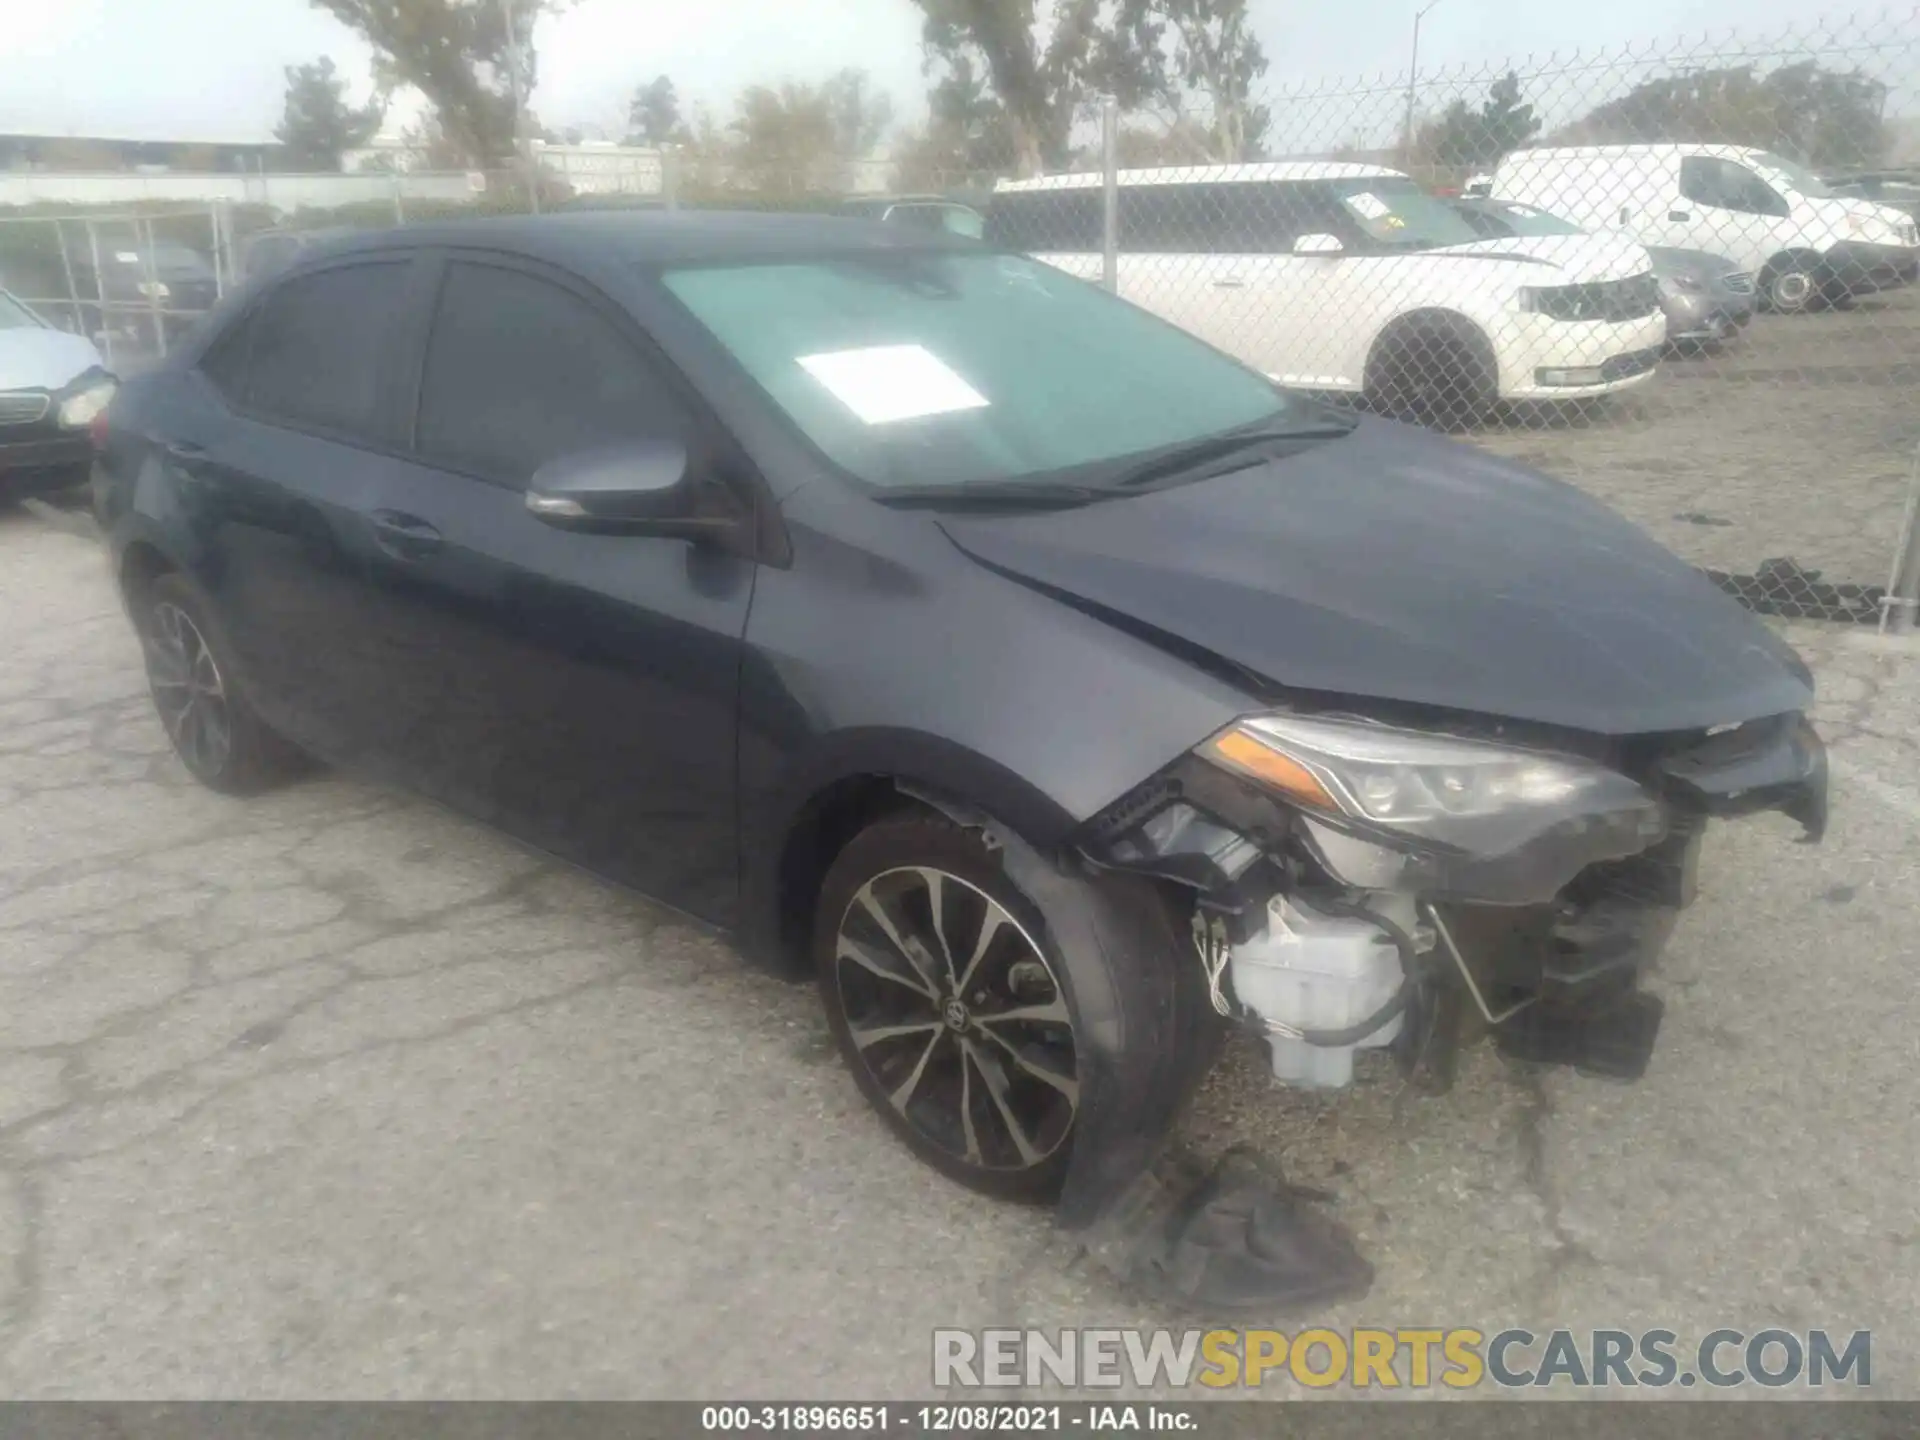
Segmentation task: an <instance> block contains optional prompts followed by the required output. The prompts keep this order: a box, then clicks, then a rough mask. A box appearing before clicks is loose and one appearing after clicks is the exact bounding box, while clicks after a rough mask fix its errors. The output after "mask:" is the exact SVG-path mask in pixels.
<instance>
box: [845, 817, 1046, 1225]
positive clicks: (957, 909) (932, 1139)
mask: <svg viewBox="0 0 1920 1440" xmlns="http://www.w3.org/2000/svg"><path fill="white" fill-rule="evenodd" d="M926 874H933V875H937V876H939V877H941V878H940V887H939V889H938V890H930V889H929V888H928V885H927V884H926V883H925V881H924V879H918V878H915V877H916V876H924V875H926ZM933 895H937V896H938V897H939V903H940V913H941V915H942V923H941V925H940V926H939V927H938V929H937V930H929V929H928V924H929V921H930V913H931V910H932V905H931V904H930V903H929V900H930V897H931V896H933ZM869 902H872V903H871V904H869ZM875 906H877V907H878V910H877V912H876V910H875V908H874V907H875ZM994 907H997V911H998V914H997V915H996V913H995V908H994ZM882 916H884V919H885V924H883V923H881V919H880V917H882ZM990 923H991V925H992V927H993V930H992V935H991V938H990V939H989V940H988V941H987V943H986V944H985V945H984V947H979V948H976V947H977V942H979V941H980V940H981V932H982V931H983V930H986V929H987V928H988V926H989V924H990ZM888 926H890V927H891V929H890V930H889V929H888V928H887V927H888ZM894 935H897V936H898V938H899V939H900V940H902V941H904V942H905V944H904V945H894V944H892V943H891V939H890V937H891V936H894ZM940 936H944V937H945V939H946V942H947V943H946V946H945V947H944V948H945V949H946V950H947V952H948V953H947V954H945V955H943V954H941V953H940V951H941V949H942V948H943V947H942V946H941V945H940V944H939V937H940ZM923 937H927V938H926V939H923ZM850 947H857V948H858V949H859V951H860V953H861V954H862V955H863V957H864V958H862V959H860V960H858V961H856V960H853V959H850V958H843V954H844V951H845V950H847V949H848V948H850ZM915 947H918V948H917V949H916V948H915ZM962 950H964V951H965V952H966V953H964V954H956V953H953V952H956V951H962ZM813 958H814V966H815V971H816V976H817V979H818V983H819V986H820V995H821V999H822V1001H823V1002H824V1004H825V1006H826V1011H827V1022H828V1025H829V1026H830V1027H831V1029H832V1031H833V1037H834V1040H835V1042H836V1043H837V1044H838V1045H839V1047H840V1053H841V1055H842V1056H843V1057H844V1058H845V1060H846V1062H847V1067H848V1069H850V1070H851V1071H852V1072H853V1076H854V1080H855V1082H856V1083H857V1084H858V1085H859V1087H860V1092H861V1093H862V1094H863V1095H865V1096H866V1098H867V1101H868V1103H869V1104H871V1105H872V1106H873V1108H874V1109H875V1110H876V1111H877V1112H878V1113H879V1114H880V1117H881V1118H882V1119H883V1120H884V1121H885V1122H886V1123H887V1126H888V1128H890V1129H891V1130H892V1131H893V1132H894V1134H895V1135H897V1136H899V1137H900V1139H901V1140H902V1141H903V1142H904V1143H905V1144H906V1146H907V1148H908V1149H910V1150H911V1151H913V1153H914V1154H915V1155H917V1156H919V1157H920V1158H921V1159H922V1160H924V1161H926V1162H927V1163H928V1164H929V1165H931V1166H933V1167H934V1168H935V1169H936V1170H939V1171H940V1172H941V1173H942V1174H944V1175H946V1176H948V1177H949V1178H950V1179H953V1180H956V1181H958V1182H959V1183H960V1184H962V1185H966V1186H968V1187H969V1188H971V1189H974V1190H978V1191H981V1192H982V1193H984V1194H988V1195H992V1196H995V1197H997V1198H999V1199H1003V1200H1021V1201H1029V1202H1045V1201H1050V1200H1052V1199H1054V1198H1055V1197H1056V1196H1057V1195H1058V1194H1059V1191H1060V1187H1061V1185H1062V1183H1063V1182H1064V1180H1065V1178H1066V1172H1067V1165H1068V1161H1069V1159H1070V1155H1071V1150H1072V1141H1073V1135H1074V1120H1075V1118H1076V1116H1077V1113H1078V1107H1079V1083H1080V1080H1081V1078H1082V1071H1081V1067H1080V1064H1079V1060H1080V1053H1079V1047H1078V1045H1077V1043H1076V1039H1075V1036H1076V1033H1077V1031H1076V1020H1077V1015H1076V1012H1075V1008H1074V1005H1073V999H1072V995H1071V992H1070V989H1069V982H1068V980H1067V971H1066V968H1065V966H1064V965H1063V964H1062V963H1061V959H1060V956H1059V954H1058V952H1057V950H1056V949H1055V947H1054V943H1053V941H1052V939H1051V937H1050V935H1049V931H1048V926H1047V924H1046V919H1045V917H1044V916H1043V915H1042V914H1041V912H1040V910H1039V907H1038V906H1036V905H1035V904H1034V902H1033V901H1032V900H1031V899H1030V898H1029V897H1028V896H1027V895H1026V894H1024V893H1023V892H1022V891H1021V890H1020V889H1019V887H1017V886H1016V885H1015V884H1014V883H1013V882H1012V881H1011V880H1010V879H1009V878H1008V876H1007V874H1006V872H1005V870H1004V869H1003V868H1002V866H1001V863H1000V859H999V857H998V855H997V854H995V852H993V851H992V850H990V849H988V847H987V846H986V844H985V843H984V842H983V841H982V839H981V837H980V835H979V833H978V832H976V831H973V830H969V829H965V828H963V827H961V826H959V825H956V824H954V823H953V822H951V821H949V820H946V819H945V818H943V817H939V816H932V815H926V814H919V813H915V814H910V815H903V816H896V817H892V818H888V819H885V820H881V821H878V822H877V823H875V824H874V825H872V826H869V827H868V828H867V829H866V830H864V831H862V832H861V833H860V834H859V835H858V836H856V837H855V838H854V839H853V840H852V841H851V842H850V843H849V844H848V845H847V847H846V848H845V849H844V850H842V851H841V852H840V855H839V857H838V858H837V859H836V860H835V861H834V863H833V865H832V867H831V868H830V869H829V870H828V872H827V876H826V879H825V880H824V881H823V882H822V885H821V890H820V903H819V906H818V909H817V911H816V914H815V922H814V934H813ZM876 967H879V968H876ZM882 969H884V970H887V971H891V972H892V974H891V975H890V976H888V977H886V978H883V977H882V973H881V971H882ZM969 972H970V973H969ZM956 978H959V979H961V980H964V981H965V982H966V983H965V984H964V985H963V986H960V987H958V991H957V993H956V987H955V986H954V983H953V982H954V980H955V979H956ZM956 1007H957V1008H956ZM1015 1010H1020V1011H1026V1012H1030V1013H1032V1014H1034V1015H1035V1016H1036V1017H1043V1018H1035V1019H1031V1020H1026V1019H1019V1020H1006V1021H1002V1020H1000V1019H999V1018H998V1017H999V1015H1000V1014H1001V1013H1002V1012H1010V1011H1015ZM1052 1017H1058V1018H1057V1019H1055V1018H1052ZM936 1022H937V1023H936ZM910 1025H911V1026H915V1027H918V1028H915V1029H913V1030H911V1031H909V1030H908V1029H907V1028H906V1027H908V1026H910ZM886 1030H896V1031H899V1032H900V1033H898V1034H889V1035H882V1034H881V1033H880V1032H882V1031H886ZM856 1032H858V1033H859V1035H860V1036H861V1037H862V1038H861V1039H860V1041H858V1042H856V1039H855V1035H856ZM923 1035H924V1036H925V1037H926V1038H925V1039H924V1041H923V1040H922V1038H921V1037H922V1036H923ZM869 1037H877V1038H869ZM1043 1074H1044V1075H1048V1076H1051V1077H1052V1078H1051V1080H1048V1081H1043V1080H1042V1079H1040V1078H1039V1077H1040V1076H1041V1075H1043ZM903 1094H904V1099H902V1098H901V1097H902V1095H903Z"/></svg>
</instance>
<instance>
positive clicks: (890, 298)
mask: <svg viewBox="0 0 1920 1440" xmlns="http://www.w3.org/2000/svg"><path fill="white" fill-rule="evenodd" d="M662 278H663V281H664V283H665V285H666V287H667V289H668V290H669V291H671V292H672V293H673V295H674V296H675V297H677V298H678V299H679V301H680V302H681V303H682V304H683V305H685V306H686V308H687V309H688V310H690V311H691V312H692V313H693V315H694V316H695V318H696V319H698V320H699V321H700V323H701V324H702V325H704V326H705V327H706V329H707V330H708V331H709V332H711V333H712V335H713V336H714V338H715V339H717V340H718V341H719V342H720V344H721V345H723V346H724V347H725V348H726V349H727V350H728V351H729V352H731V353H732V355H733V357H734V358H735V359H736V360H738V361H739V362H740V364H741V365H742V366H744V367H745V368H746V370H747V372H748V373H749V374H750V375H752V377H753V378H754V379H755V380H756V381H757V382H758V383H759V384H760V386H761V387H762V388H763V389H764V390H765V391H766V393H767V394H768V395H769V396H770V397H771V398H772V400H773V402H774V403H775V404H776V405H778V406H779V407H780V408H781V409H782V410H783V411H785V412H786V414H787V415H788V416H789V417H790V418H791V419H792V420H793V422H794V423H795V424H796V425H798V426H799V427H800V429H801V430H802V431H804V432H805V434H806V436H807V438H808V439H810V440H811V441H813V443H814V444H815V445H817V446H819V447H820V449H821V450H823V451H824V452H826V454H827V455H828V457H829V458H831V459H832V460H833V461H835V462H836V463H837V464H839V465H841V466H843V467H844V468H845V469H847V470H848V471H850V472H852V474H854V475H855V476H857V477H858V478H860V479H862V480H864V481H866V482H868V483H869V484H872V485H876V486H884V487H889V488H896V489H904V488H908V487H914V486H927V485H941V486H949V485H956V484H973V483H977V482H981V481H989V482H1005V481H1018V480H1035V479H1038V478H1039V477H1042V476H1047V475H1054V474H1057V473H1058V472H1062V471H1075V470H1080V469H1082V468H1083V467H1090V466H1100V465H1102V464H1103V463H1104V462H1111V461H1116V460H1120V459H1121V458H1122V457H1126V456H1133V455H1138V454H1141V453H1143V452H1146V451H1152V450H1159V449H1162V448H1165V447H1169V446H1178V445H1183V444H1186V443H1189V442H1191V441H1194V440H1197V439H1200V438H1202V437H1204V436H1208V435H1212V434H1216V433H1218V432H1220V431H1224V430H1229V429H1234V428H1236V427H1239V426H1245V425H1253V424H1258V423H1261V422H1265V421H1276V420H1284V419H1285V418H1286V417H1287V416H1288V415H1289V414H1291V413H1293V412H1294V411H1295V409H1296V408H1297V409H1298V411H1299V412H1300V413H1301V414H1302V415H1303V416H1304V415H1306V413H1307V412H1308V410H1309V407H1307V406H1305V405H1298V406H1297V407H1296V403H1295V402H1291V401H1288V400H1287V399H1286V398H1284V397H1283V396H1282V395H1281V394H1280V392H1279V391H1277V390H1276V389H1275V388H1274V387H1273V385H1272V384H1271V383H1270V382H1269V381H1267V380H1266V379H1265V378H1264V377H1262V376H1260V375H1258V374H1255V373H1254V372H1253V371H1251V370H1247V369H1245V368H1243V367H1242V366H1240V365H1239V364H1237V363H1236V362H1234V361H1232V360H1229V359H1227V358H1226V357H1225V356H1224V355H1221V354H1220V353H1219V352H1217V351H1215V350H1212V349H1210V348H1209V347H1208V346H1206V345H1204V344H1202V343H1201V342H1200V341H1198V340H1196V339H1194V338H1193V337H1191V336H1189V335H1187V334H1186V333H1185V332H1183V331H1180V330H1177V329H1175V328H1173V327H1172V326H1170V325H1167V324H1165V323H1164V322H1162V321H1160V320H1156V319H1155V318H1153V317H1152V316H1151V315H1148V314H1147V313H1146V312H1145V311H1143V310H1138V309H1135V308H1134V307H1133V306H1132V305H1129V304H1126V303H1125V302H1123V301H1120V300H1116V299H1114V298H1113V297H1112V296H1110V295H1108V294H1106V293H1105V292H1104V291H1102V290H1099V289H1096V288H1095V287H1094V286H1091V285H1088V284H1085V283H1083V282H1081V281H1078V280H1075V279H1073V278H1072V277H1070V276H1068V275H1065V274H1063V273H1061V272H1060V271H1058V270H1055V269H1053V268H1052V267H1051V266H1048V265H1043V264H1041V263H1039V262H1038V261H1034V260H1028V259H1025V258H1022V257H1018V256H1013V255H1000V254H994V253H991V252H984V253H976V252H941V251H906V250H895V251H883V252H876V253H871V254H863V255H858V256H849V257H845V258H832V259H807V260H800V261H794V262H792V263H787V264H751V265H727V266H702V267H698V268H683V269H671V270H668V271H666V272H665V274H664V276H663V277H662Z"/></svg>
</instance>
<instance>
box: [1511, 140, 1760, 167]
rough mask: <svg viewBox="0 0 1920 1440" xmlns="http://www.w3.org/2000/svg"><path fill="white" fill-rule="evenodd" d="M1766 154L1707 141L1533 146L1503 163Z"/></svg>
mask: <svg viewBox="0 0 1920 1440" xmlns="http://www.w3.org/2000/svg"><path fill="white" fill-rule="evenodd" d="M1766 153H1767V152H1766V151H1764V150H1762V149H1760V148H1759V147H1758V146H1755V145H1710V144H1707V143H1706V142H1704V141H1699V142H1695V141H1688V140H1663V141H1659V142H1657V143H1649V144H1644V145H1534V146H1530V147H1528V148H1527V149H1525V150H1515V151H1514V152H1513V153H1512V154H1510V155H1508V156H1507V159H1506V160H1503V161H1501V162H1500V163H1501V164H1503V165H1504V164H1506V163H1507V161H1508V160H1546V159H1552V160H1563V159H1567V158H1569V157H1575V158H1580V159H1594V160H1600V159H1605V158H1607V157H1609V156H1616V155H1618V156H1625V155H1701V156H1705V157H1707V158H1709V159H1714V160H1745V159H1747V158H1748V157H1749V156H1752V155H1764V154H1766Z"/></svg>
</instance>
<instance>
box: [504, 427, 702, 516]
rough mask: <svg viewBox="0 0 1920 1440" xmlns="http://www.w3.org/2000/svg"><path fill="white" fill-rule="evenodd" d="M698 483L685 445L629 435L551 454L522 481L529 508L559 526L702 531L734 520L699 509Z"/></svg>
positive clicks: (700, 490) (699, 492)
mask: <svg viewBox="0 0 1920 1440" xmlns="http://www.w3.org/2000/svg"><path fill="white" fill-rule="evenodd" d="M703 488H704V487H702V486H701V485H700V483H699V481H698V478H697V477H696V475H695V474H694V469H693V466H692V463H691V461H690V459H689V457H688V455H687V447H686V446H685V445H683V444H681V443H680V442H679V441H677V440H634V441H628V442H626V443H624V444H620V445H610V446H606V447H604V448H602V449H598V450H588V451H584V452H581V453H579V454H574V455H563V456H561V457H560V458H559V459H558V460H549V461H548V462H547V463H546V464H545V465H542V466H541V467H540V468H539V469H538V470H536V471H535V472H534V476H533V482H532V484H530V485H529V486H528V487H527V511H528V513H529V514H531V515H533V516H534V517H535V518H536V519H538V520H540V521H542V522H544V523H545V524H548V525H551V526H553V527H554V528H555V529H559V530H581V531H586V532H588V533H590V534H598V535H666V536H678V537H681V538H683V539H689V540H694V539H703V538H707V537H710V536H717V535H720V534H722V533H724V532H725V531H727V530H730V529H731V528H732V527H733V523H734V522H733V520H732V519H731V518H730V517H728V516H725V515H715V514H712V513H711V510H710V508H709V511H708V513H705V514H702V513H701V510H702V506H701V504H700V501H701V499H702V490H703Z"/></svg>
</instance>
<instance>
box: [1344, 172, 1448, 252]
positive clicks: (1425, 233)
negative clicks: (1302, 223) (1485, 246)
mask: <svg viewBox="0 0 1920 1440" xmlns="http://www.w3.org/2000/svg"><path fill="white" fill-rule="evenodd" d="M1328 184H1330V185H1331V186H1332V187H1333V190H1334V193H1335V194H1337V195H1338V196H1339V197H1340V204H1341V205H1342V206H1343V207H1344V208H1345V209H1346V211H1347V213H1348V214H1349V215H1350V216H1352V217H1353V219H1354V221H1355V222H1356V223H1357V224H1358V225H1359V226H1360V228H1361V229H1362V230H1364V231H1366V232H1367V235H1368V237H1369V238H1371V239H1373V240H1375V241H1378V242H1379V243H1380V244H1382V245H1385V246H1387V247H1389V248H1390V249H1394V250H1434V249H1438V248H1439V247H1441V246H1443V245H1470V244H1472V243H1473V242H1474V241H1475V240H1479V239H1481V238H1483V237H1482V236H1481V235H1480V233H1479V232H1478V231H1476V230H1475V229H1474V228H1473V227H1472V226H1471V225H1469V224H1468V223H1467V222H1466V221H1465V220H1463V219H1461V218H1460V216H1459V214H1458V213H1457V212H1456V211H1455V210H1454V208H1453V207H1452V206H1451V205H1449V204H1447V202H1446V201H1444V200H1442V199H1440V198H1439V197H1438V196H1437V195H1429V194H1428V193H1427V192H1426V191H1425V190H1422V189H1421V188H1420V187H1419V186H1418V185H1416V184H1414V182H1413V181H1411V180H1408V179H1405V178H1403V177H1398V176H1391V177H1374V176H1356V177H1353V178H1350V179H1345V180H1333V181H1329V182H1328Z"/></svg>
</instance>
